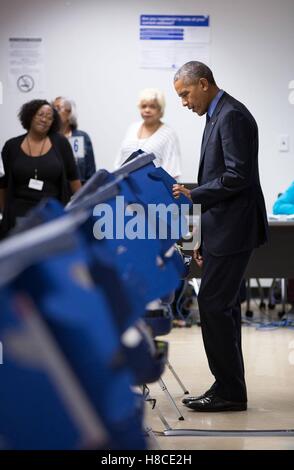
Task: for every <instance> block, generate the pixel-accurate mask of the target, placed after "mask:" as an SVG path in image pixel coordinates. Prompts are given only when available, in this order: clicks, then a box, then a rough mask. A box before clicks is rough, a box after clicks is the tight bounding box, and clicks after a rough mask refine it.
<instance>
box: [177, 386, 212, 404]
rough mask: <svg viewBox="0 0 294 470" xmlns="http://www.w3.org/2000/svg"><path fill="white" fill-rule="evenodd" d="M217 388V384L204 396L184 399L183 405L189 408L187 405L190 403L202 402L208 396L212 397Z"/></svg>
mask: <svg viewBox="0 0 294 470" xmlns="http://www.w3.org/2000/svg"><path fill="white" fill-rule="evenodd" d="M215 388H216V382H215V383H214V384H212V386H211V387H210V388H209V389H208V390H207V391H206V392H205V393H203V394H202V395H198V397H187V398H183V400H182V403H183V404H184V405H186V406H187V404H188V403H190V402H191V401H198V400H201V399H202V398H204V397H207V396H208V395H211V394H212V393H214V390H215Z"/></svg>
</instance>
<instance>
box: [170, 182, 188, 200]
mask: <svg viewBox="0 0 294 470" xmlns="http://www.w3.org/2000/svg"><path fill="white" fill-rule="evenodd" d="M181 193H182V194H184V196H186V197H187V198H189V199H192V198H191V191H190V190H189V189H187V188H185V186H184V185H183V184H174V185H173V196H174V197H175V198H176V199H178V198H179V197H180V194H181Z"/></svg>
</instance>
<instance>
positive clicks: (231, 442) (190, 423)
mask: <svg viewBox="0 0 294 470" xmlns="http://www.w3.org/2000/svg"><path fill="white" fill-rule="evenodd" d="M162 339H165V340H168V342H169V346H170V352H169V358H170V362H171V364H172V365H173V367H174V368H175V370H176V372H177V373H178V375H179V376H180V378H181V380H182V381H183V382H184V384H185V385H186V387H187V389H188V390H189V392H190V394H192V395H199V394H201V393H203V392H204V391H205V390H207V389H208V388H209V386H210V385H211V383H212V381H213V380H212V376H211V375H210V372H209V369H208V365H207V361H206V356H205V352H204V349H203V345H202V338H201V330H200V328H199V327H198V326H193V327H192V328H181V329H180V328H174V329H173V330H172V332H171V333H170V335H168V336H166V337H163V338H162ZM243 352H244V359H245V367H246V377H247V386H248V398H249V402H248V405H249V408H248V410H247V411H246V412H235V413H232V412H230V413H229V412H227V413H197V412H193V411H190V410H188V408H186V407H184V406H183V405H182V404H181V399H182V398H183V397H184V396H185V395H183V393H182V391H181V389H180V387H179V385H178V384H177V382H176V381H175V379H174V377H173V376H172V375H171V372H170V371H169V370H167V371H166V372H165V374H164V376H163V379H164V381H165V382H166V385H167V387H168V389H169V391H170V392H171V394H172V395H173V397H174V398H175V400H176V403H177V405H178V406H179V408H180V410H181V412H182V414H183V416H184V418H185V419H184V421H179V420H178V419H177V417H176V414H175V411H174V409H173V408H172V407H171V406H170V403H169V402H168V400H167V399H166V397H165V394H164V392H163V391H162V390H161V389H160V387H159V385H158V384H157V383H155V384H152V385H151V386H150V390H151V393H152V395H153V397H154V398H156V399H157V403H158V405H159V407H160V410H161V411H162V413H163V415H164V417H165V419H166V420H167V421H168V423H169V425H170V426H171V428H173V429H184V428H185V429H202V430H209V429H216V430H220V429H225V430H228V429H235V430H236V429H239V430H248V429H265V430H273V429H292V430H293V429H294V328H292V329H291V328H275V329H262V330H260V329H259V330H258V329H256V325H252V326H243ZM146 422H147V423H148V424H149V425H150V426H151V427H152V429H153V430H154V431H159V432H162V431H164V426H163V424H162V422H161V421H160V420H159V418H158V416H157V415H156V413H155V412H154V411H152V410H151V407H149V406H148V407H147V408H146ZM157 442H158V444H159V446H160V448H161V449H172V450H174V449H178V450H179V449H204V450H207V449H292V450H294V437H264V436H262V437H253V436H250V437H239V436H238V437H212V436H205V437H198V436H197V437H195V436H188V437H187V436H176V437H175V436H173V437H171V436H162V435H161V436H157ZM153 447H154V446H153Z"/></svg>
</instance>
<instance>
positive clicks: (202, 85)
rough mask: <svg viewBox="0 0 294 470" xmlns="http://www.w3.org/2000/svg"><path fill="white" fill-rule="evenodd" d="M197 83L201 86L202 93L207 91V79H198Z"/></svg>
mask: <svg viewBox="0 0 294 470" xmlns="http://www.w3.org/2000/svg"><path fill="white" fill-rule="evenodd" d="M199 82H200V84H201V88H202V90H203V91H207V90H208V86H209V84H208V80H207V78H200V79H199Z"/></svg>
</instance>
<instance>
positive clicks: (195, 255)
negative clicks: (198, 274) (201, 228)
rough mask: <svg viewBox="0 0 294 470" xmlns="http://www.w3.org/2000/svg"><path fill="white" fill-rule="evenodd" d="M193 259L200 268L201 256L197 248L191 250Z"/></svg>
mask: <svg viewBox="0 0 294 470" xmlns="http://www.w3.org/2000/svg"><path fill="white" fill-rule="evenodd" d="M193 259H194V260H195V261H196V264H197V266H198V267H199V268H202V266H203V258H202V256H201V254H200V252H199V250H194V251H193Z"/></svg>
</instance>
